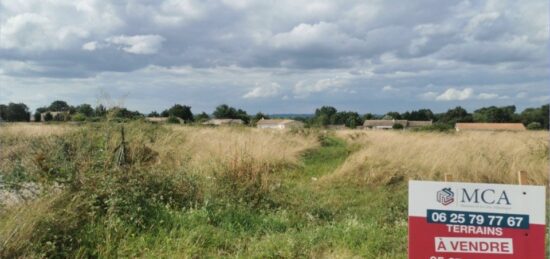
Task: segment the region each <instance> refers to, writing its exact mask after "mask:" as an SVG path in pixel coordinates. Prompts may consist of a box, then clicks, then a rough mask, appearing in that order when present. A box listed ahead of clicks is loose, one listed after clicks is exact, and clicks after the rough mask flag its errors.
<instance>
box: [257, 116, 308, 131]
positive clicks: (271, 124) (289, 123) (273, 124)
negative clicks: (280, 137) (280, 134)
mask: <svg viewBox="0 0 550 259" xmlns="http://www.w3.org/2000/svg"><path fill="white" fill-rule="evenodd" d="M256 125H257V127H258V128H259V129H292V128H302V127H304V123H302V122H300V121H295V120H289V119H269V120H266V119H264V118H262V119H261V120H259V121H258V123H257V124H256Z"/></svg>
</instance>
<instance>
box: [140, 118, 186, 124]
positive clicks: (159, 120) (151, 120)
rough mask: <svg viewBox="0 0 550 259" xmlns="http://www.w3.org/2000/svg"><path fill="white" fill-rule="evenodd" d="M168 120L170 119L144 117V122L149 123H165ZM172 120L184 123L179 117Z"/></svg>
mask: <svg viewBox="0 0 550 259" xmlns="http://www.w3.org/2000/svg"><path fill="white" fill-rule="evenodd" d="M168 118H170V117H145V120H147V121H150V122H166V121H168ZM174 118H176V119H177V120H178V121H180V122H182V123H183V122H185V121H184V120H183V119H182V118H180V117H174Z"/></svg>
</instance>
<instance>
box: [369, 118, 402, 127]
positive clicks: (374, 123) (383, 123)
mask: <svg viewBox="0 0 550 259" xmlns="http://www.w3.org/2000/svg"><path fill="white" fill-rule="evenodd" d="M394 124H401V125H402V126H403V128H405V127H407V121H406V120H393V119H392V120H366V121H365V123H363V126H364V127H365V128H368V129H392V128H393V125H394Z"/></svg>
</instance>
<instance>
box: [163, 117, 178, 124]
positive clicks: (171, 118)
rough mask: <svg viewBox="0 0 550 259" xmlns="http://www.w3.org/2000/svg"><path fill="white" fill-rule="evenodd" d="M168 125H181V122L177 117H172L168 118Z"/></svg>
mask: <svg viewBox="0 0 550 259" xmlns="http://www.w3.org/2000/svg"><path fill="white" fill-rule="evenodd" d="M166 122H167V123H173V124H179V123H180V120H178V118H177V117H176V116H170V117H168V120H166Z"/></svg>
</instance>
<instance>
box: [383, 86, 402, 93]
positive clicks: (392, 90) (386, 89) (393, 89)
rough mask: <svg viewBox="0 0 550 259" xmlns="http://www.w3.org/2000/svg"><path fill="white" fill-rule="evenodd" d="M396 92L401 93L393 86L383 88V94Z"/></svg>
mask: <svg viewBox="0 0 550 259" xmlns="http://www.w3.org/2000/svg"><path fill="white" fill-rule="evenodd" d="M394 91H399V89H397V88H395V87H393V86H391V85H386V86H384V87H382V92H394Z"/></svg>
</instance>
